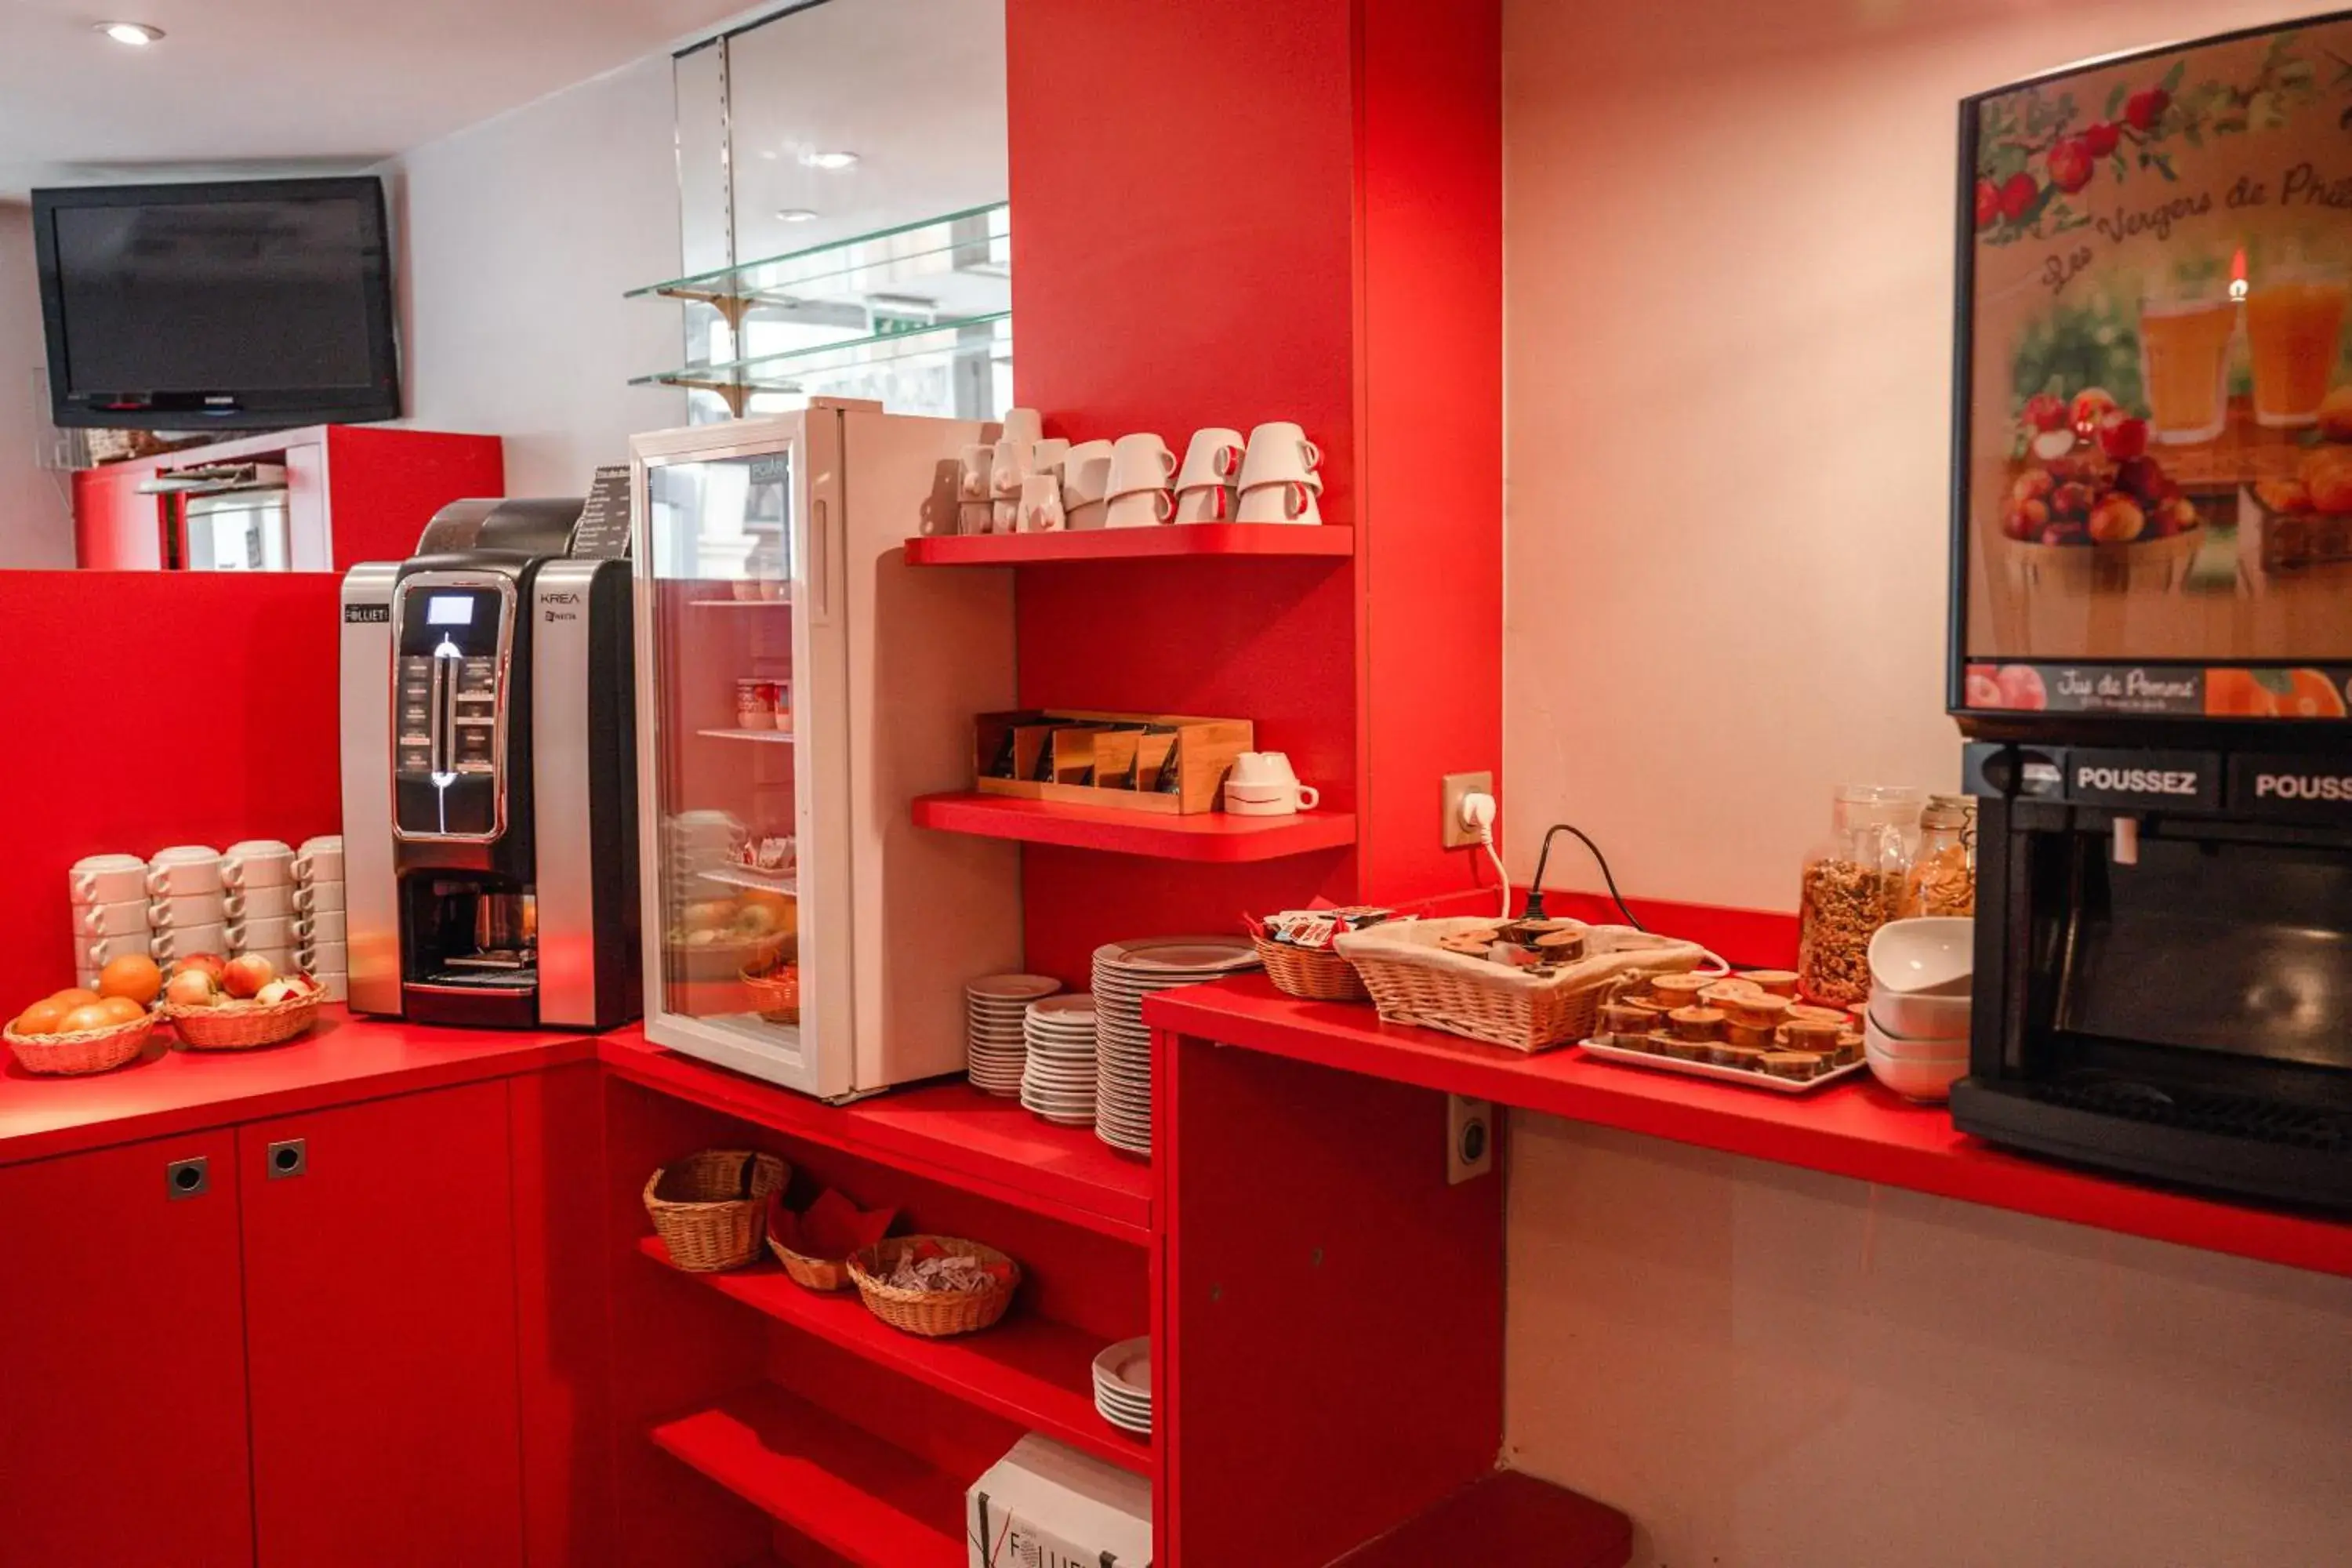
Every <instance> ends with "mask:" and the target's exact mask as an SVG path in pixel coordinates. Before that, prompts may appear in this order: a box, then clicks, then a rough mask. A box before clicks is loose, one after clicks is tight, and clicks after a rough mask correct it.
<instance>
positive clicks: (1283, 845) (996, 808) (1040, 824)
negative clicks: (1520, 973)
mask: <svg viewBox="0 0 2352 1568" xmlns="http://www.w3.org/2000/svg"><path fill="white" fill-rule="evenodd" d="M914 809H915V826H918V827H936V828H939V829H940V830H941V831H942V832H947V833H974V834H978V835H980V836H981V837H983V838H1013V839H1018V840H1019V841H1021V842H1022V843H1024V844H1058V845H1061V846H1062V847H1065V848H1069V849H1102V850H1107V851H1108V852H1110V853H1112V854H1115V855H1147V856H1150V857H1151V858H1155V859H1160V860H1192V861H1202V862H1207V863H1211V864H1218V865H1236V864H1240V863H1242V862H1244V861H1251V860H1279V859H1282V858H1285V857H1286V856H1290V855H1309V854H1313V853H1314V852H1315V851H1317V850H1318V849H1344V848H1348V847H1351V846H1353V845H1354V843H1355V842H1356V819H1355V817H1354V816H1352V815H1350V814H1349V813H1348V812H1344V811H1302V812H1300V813H1298V814H1297V816H1229V815H1228V814H1226V813H1224V812H1222V811H1202V812H1193V813H1192V814H1190V815H1186V816H1172V815H1164V814H1161V813H1158V812H1147V811H1117V810H1110V809H1107V808H1105V807H1101V806H1088V805H1061V804H1060V803H1058V802H1055V801H1044V800H1023V799H1019V798H1016V797H1014V796H1010V795H977V794H969V793H961V794H955V795H920V796H918V797H917V798H916V801H915V808H914Z"/></svg>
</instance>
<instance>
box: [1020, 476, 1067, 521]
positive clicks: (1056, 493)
mask: <svg viewBox="0 0 2352 1568" xmlns="http://www.w3.org/2000/svg"><path fill="white" fill-rule="evenodd" d="M1063 521H1064V520H1063V516H1062V480H1061V477H1060V476H1059V475H1057V474H1032V475H1030V476H1029V479H1028V481H1027V482H1026V483H1024V485H1023V486H1022V487H1021V525H1020V531H1021V532H1023V533H1059V532H1061V531H1062V523H1063Z"/></svg>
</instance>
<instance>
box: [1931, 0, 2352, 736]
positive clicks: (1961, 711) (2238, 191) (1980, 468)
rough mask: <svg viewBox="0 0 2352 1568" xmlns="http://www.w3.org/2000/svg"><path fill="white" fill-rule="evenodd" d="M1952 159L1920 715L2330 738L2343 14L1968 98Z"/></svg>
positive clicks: (2350, 470) (2342, 596)
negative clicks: (1943, 544) (1940, 635)
mask: <svg viewBox="0 0 2352 1568" xmlns="http://www.w3.org/2000/svg"><path fill="white" fill-rule="evenodd" d="M1959 141H1960V167H1959V191H1958V197H1959V200H1958V237H1959V244H1958V300H1957V307H1958V343H1957V347H1956V353H1955V367H1954V369H1955V374H1954V380H1955V395H1954V411H1953V475H1952V502H1953V506H1952V510H1953V517H1952V575H1953V581H1952V627H1951V663H1950V690H1949V706H1950V709H1951V711H1952V712H1953V713H1954V714H1955V716H1956V717H1958V719H1959V721H1960V722H1961V726H1962V728H1963V729H1965V730H1968V731H1970V732H1971V733H1978V734H1987V733H1994V732H2002V733H2007V734H2015V733H2016V732H2018V731H2020V729H2021V727H2023V728H2026V729H2028V730H2031V731H2034V732H2047V731H2048V730H2049V728H2050V727H2051V726H2053V725H2054V724H2056V723H2058V722H2059V720H2058V718H2057V716H2059V715H2064V716H2067V717H2066V719H2065V722H2068V723H2074V724H2076V725H2078V726H2079V725H2080V724H2081V723H2083V722H2084V721H2095V722H2099V723H2102V724H2105V721H2120V720H2133V721H2145V722H2149V723H2156V724H2159V725H2161V724H2167V723H2172V724H2186V723H2189V722H2191V721H2193V722H2194V723H2196V724H2198V725H2200V726H2210V724H2212V723H2228V724H2231V725H2235V724H2237V723H2240V722H2242V721H2248V720H2254V721H2268V720H2305V721H2338V722H2342V721H2346V720H2347V710H2352V331H2347V326H2352V309H2347V307H2352V12H2337V13H2335V14H2332V15H2328V16H2313V17H2310V18H2307V19H2305V20H2302V21H2298V22H2293V23H2285V24H2282V25H2279V26H2269V27H2263V28H2259V29H2252V30H2248V31H2245V32H2237V33H2230V34H2226V35H2223V36H2221V37H2213V38H2208V39H2204V40H2201V41H2199V42H2195V43H2189V44H2179V45H2172V46H2168V47H2163V48H2158V49H2151V50H2148V51H2146V52H2143V53H2137V54H2132V55H2125V56H2116V57H2111V58H2105V59H2100V60H2095V61H2091V62H2089V63H2086V64H2084V65H2080V66H2074V67H2069V68H2065V69H2063V70H2059V71H2054V72H2053V73H2051V74H2049V75H2047V76H2042V77H2036V78H2034V79H2031V80H2028V81H2023V82H2020V83H2017V84H2015V85H2013V86H2010V87H2003V88H1999V89H1994V90H1992V91H1990V92H1985V93H1980V94H1979V95H1977V96H1976V97H1973V98H1970V99H1968V100H1964V101H1963V102H1962V103H1961V105H1960V125H1959ZM2107 727H2108V728H2110V729H2113V728H2117V727H2119V726H2114V725H2109V726H2107Z"/></svg>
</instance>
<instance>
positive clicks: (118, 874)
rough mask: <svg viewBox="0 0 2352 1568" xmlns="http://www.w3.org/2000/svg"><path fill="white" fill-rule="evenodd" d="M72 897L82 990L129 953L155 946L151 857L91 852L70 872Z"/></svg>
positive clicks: (76, 960) (90, 987) (92, 986)
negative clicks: (149, 907) (150, 896)
mask: <svg viewBox="0 0 2352 1568" xmlns="http://www.w3.org/2000/svg"><path fill="white" fill-rule="evenodd" d="M66 884H67V888H68V891H69V892H70V893H71V894H72V897H73V932H74V974H75V979H76V981H77V982H78V983H79V984H80V985H81V986H82V988H83V989H84V990H90V991H94V990H96V989H97V988H98V972H99V971H100V970H101V969H103V968H105V967H106V966H107V965H108V964H109V963H112V962H113V961H114V960H115V959H118V958H121V956H123V954H125V953H143V952H150V951H152V946H153V938H152V933H151V931H150V929H149V919H148V913H147V862H146V861H144V860H142V859H141V858H139V857H138V856H136V855H89V856H85V857H83V858H81V859H79V860H77V861H75V862H74V863H73V869H72V870H70V871H68V872H67V873H66Z"/></svg>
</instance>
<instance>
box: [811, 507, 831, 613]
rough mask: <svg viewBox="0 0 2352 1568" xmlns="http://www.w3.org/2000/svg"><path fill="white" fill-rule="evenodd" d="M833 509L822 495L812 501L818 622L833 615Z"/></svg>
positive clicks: (813, 586) (813, 581) (813, 594)
mask: <svg viewBox="0 0 2352 1568" xmlns="http://www.w3.org/2000/svg"><path fill="white" fill-rule="evenodd" d="M832 522H833V515H832V510H831V508H829V507H828V506H827V505H826V504H825V499H824V497H823V496H818V497H816V498H814V500H811V501H810V502H809V512H808V563H809V595H810V597H811V598H812V599H813V600H814V605H812V607H811V610H810V615H811V616H812V618H813V619H814V622H815V624H816V625H818V626H823V625H824V624H825V623H826V622H827V621H829V620H831V619H832V618H833V550H832V547H831V543H830V541H831V540H832V537H833V528H832Z"/></svg>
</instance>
